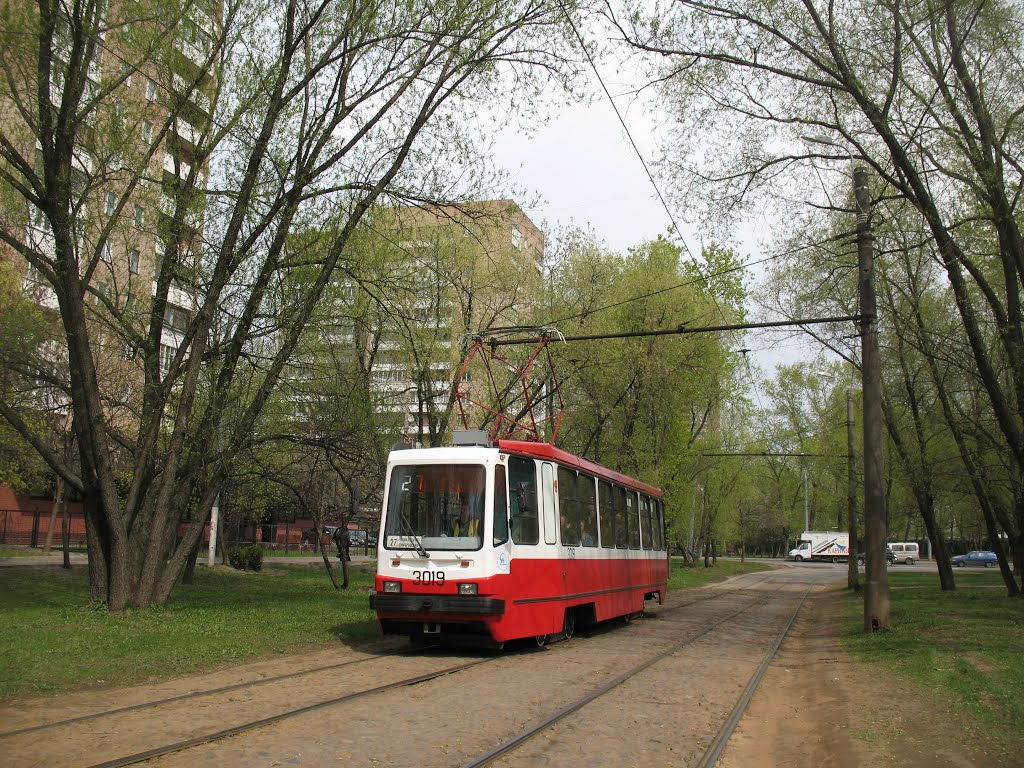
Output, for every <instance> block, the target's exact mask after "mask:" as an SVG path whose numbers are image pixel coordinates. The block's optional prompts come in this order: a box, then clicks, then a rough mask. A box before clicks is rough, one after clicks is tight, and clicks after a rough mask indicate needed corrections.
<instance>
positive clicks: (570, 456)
mask: <svg viewBox="0 0 1024 768" xmlns="http://www.w3.org/2000/svg"><path fill="white" fill-rule="evenodd" d="M498 448H499V449H500V450H503V451H508V452H509V453H515V454H519V455H522V456H532V457H534V458H537V459H547V460H548V461H557V462H558V463H560V464H565V465H567V466H571V467H575V468H576V469H581V470H583V471H585V472H589V473H590V474H592V475H595V476H596V477H598V478H601V479H604V480H611V481H613V482H616V483H619V484H621V485H628V486H629V487H630V488H635V489H636V490H638V491H643V492H644V493H647V494H650V495H651V496H657V497H658V498H661V497H662V495H663V494H662V492H661V489H660V488H657V487H655V486H653V485H648V484H647V483H645V482H643V481H641V480H637V479H636V478H633V477H630V476H629V475H624V474H622V473H621V472H616V471H615V470H613V469H608V467H603V466H601V465H600V464H596V463H594V462H593V461H590V460H589V459H584V458H583V457H581V456H577V455H576V454H574V453H569V452H568V451H563V450H562V449H561V448H556V447H555V446H553V445H551V443H540V442H534V441H532V440H499V441H498Z"/></svg>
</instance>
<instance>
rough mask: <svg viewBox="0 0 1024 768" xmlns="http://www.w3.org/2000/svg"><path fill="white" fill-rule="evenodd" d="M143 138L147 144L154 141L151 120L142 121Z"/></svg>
mask: <svg viewBox="0 0 1024 768" xmlns="http://www.w3.org/2000/svg"><path fill="white" fill-rule="evenodd" d="M142 140H143V141H144V142H146V143H147V144H149V143H150V142H151V141H153V124H152V123H151V122H149V120H143V121H142Z"/></svg>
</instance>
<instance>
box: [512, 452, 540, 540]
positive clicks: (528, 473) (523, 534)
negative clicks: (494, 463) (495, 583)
mask: <svg viewBox="0 0 1024 768" xmlns="http://www.w3.org/2000/svg"><path fill="white" fill-rule="evenodd" d="M508 476H509V487H510V488H511V489H512V492H511V494H510V501H511V502H512V541H513V542H515V543H516V544H536V543H537V542H538V541H539V540H540V525H539V524H538V522H537V521H538V514H539V512H538V510H539V505H538V501H537V468H536V465H534V463H533V460H532V459H520V458H518V457H517V456H510V457H509V460H508Z"/></svg>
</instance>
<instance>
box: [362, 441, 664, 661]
mask: <svg viewBox="0 0 1024 768" xmlns="http://www.w3.org/2000/svg"><path fill="white" fill-rule="evenodd" d="M384 494H385V496H384V498H385V499H386V500H387V502H386V506H385V509H384V514H383V519H382V521H381V527H380V539H379V542H378V549H377V552H378V555H377V577H376V583H375V589H376V594H374V595H372V596H371V597H370V607H371V608H373V609H374V610H375V611H376V612H377V617H378V619H379V621H380V626H381V630H382V632H383V633H384V634H405V635H409V637H410V638H412V639H413V640H425V641H428V642H432V641H437V642H443V641H457V640H468V639H474V640H483V641H485V642H488V643H493V644H497V645H499V646H500V644H502V643H504V642H506V641H509V640H514V639H518V638H535V639H536V641H537V642H538V643H539V644H543V643H545V642H547V640H548V639H549V638H552V637H556V636H564V637H569V636H571V635H572V633H573V631H574V627H575V626H576V625H577V624H583V623H590V622H595V621H605V620H607V619H612V618H616V617H625V618H627V619H629V618H632V617H633V616H634V615H635V614H637V613H639V612H641V611H642V610H643V608H644V601H645V600H649V599H653V600H658V601H659V602H664V600H665V594H666V589H667V581H668V559H667V553H666V551H665V535H664V506H663V501H662V494H661V491H659V490H658V489H657V488H655V487H653V486H650V485H646V484H644V483H641V482H639V481H637V480H634V479H632V478H629V477H626V476H625V475H622V474H619V473H617V472H613V471H611V470H609V469H606V468H604V467H601V466H599V465H597V464H594V463H593V462H590V461H587V460H586V459H582V458H579V457H578V456H574V455H572V454H570V453H568V452H566V451H563V450H560V449H559V448H556V447H554V446H552V445H550V444H548V443H542V442H532V441H519V440H498V441H496V442H494V443H490V442H488V441H487V440H486V439H483V440H481V441H480V443H479V444H473V445H456V446H455V447H450V448H425V449H408V450H396V451H394V452H392V453H391V455H390V457H389V459H388V470H387V479H386V481H385V486H384Z"/></svg>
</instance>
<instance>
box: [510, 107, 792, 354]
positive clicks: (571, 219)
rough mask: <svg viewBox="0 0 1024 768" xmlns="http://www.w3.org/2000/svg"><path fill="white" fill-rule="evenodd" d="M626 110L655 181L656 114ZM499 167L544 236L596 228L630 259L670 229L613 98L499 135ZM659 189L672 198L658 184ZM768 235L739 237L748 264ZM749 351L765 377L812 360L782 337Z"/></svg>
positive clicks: (753, 228)
mask: <svg viewBox="0 0 1024 768" xmlns="http://www.w3.org/2000/svg"><path fill="white" fill-rule="evenodd" d="M620 109H621V110H622V114H623V116H624V119H625V120H626V123H627V125H628V126H629V129H630V135H631V136H632V137H633V141H635V142H636V143H637V146H638V147H639V148H640V151H641V153H642V154H643V156H644V160H645V161H646V162H647V165H648V167H649V168H650V169H651V170H652V172H655V174H656V171H655V169H654V159H655V157H656V153H657V140H656V135H655V132H656V126H655V121H654V119H653V118H652V115H651V113H650V111H649V110H648V111H645V110H644V109H643V107H642V106H641V105H639V104H638V103H635V102H634V103H632V104H630V103H628V102H626V101H625V100H623V99H620ZM495 160H496V161H497V163H498V164H499V165H500V166H501V167H503V168H504V169H505V170H506V171H508V172H509V173H510V174H512V178H513V181H514V182H515V183H516V184H517V185H519V186H521V187H523V188H524V190H525V191H526V193H527V195H528V196H531V197H532V196H537V197H539V199H540V202H539V204H538V205H528V204H523V201H522V200H517V202H519V203H520V204H522V205H523V208H524V210H525V211H526V213H527V215H528V216H529V217H530V218H531V219H532V220H533V222H534V223H535V224H537V225H538V226H539V227H540V228H541V229H542V230H543V231H544V232H545V233H546V234H550V233H551V232H552V231H553V230H554V229H556V228H557V227H558V226H569V225H575V226H579V227H582V228H585V229H591V230H592V231H593V232H594V233H595V234H596V235H597V236H598V237H599V238H601V239H602V240H604V241H605V243H606V244H607V245H608V246H609V247H610V248H611V249H612V250H614V251H617V252H620V253H624V252H625V251H626V249H627V248H629V247H631V246H635V245H638V244H640V243H642V242H644V241H645V240H650V239H653V238H655V237H657V236H658V235H665V234H667V232H668V230H669V227H670V226H671V224H672V220H671V218H670V216H669V213H668V212H667V211H666V210H665V207H664V206H663V205H662V203H661V201H660V200H659V199H658V197H657V193H656V191H655V187H654V185H653V184H652V183H651V181H650V179H649V178H648V177H647V174H646V172H645V171H644V166H643V164H642V163H641V161H640V159H639V158H638V157H637V154H636V151H635V150H634V149H633V147H632V146H631V145H630V142H629V139H628V138H627V137H626V134H625V132H624V131H623V129H622V126H621V124H620V123H619V120H618V118H617V117H616V115H615V111H614V110H613V109H612V107H611V105H610V103H609V102H608V101H607V99H601V100H599V101H597V102H596V103H595V104H593V105H591V106H589V107H588V106H576V107H571V108H568V109H564V110H562V111H561V112H560V113H559V115H558V117H557V118H555V119H553V120H551V122H550V123H548V124H547V125H546V126H544V127H542V128H540V129H539V130H538V131H537V133H536V134H535V135H533V136H526V135H523V134H522V133H520V132H518V131H515V130H505V131H502V132H500V133H499V134H498V136H497V137H496V145H495ZM655 178H656V179H657V175H655ZM659 186H660V187H661V191H662V194H664V195H667V192H668V190H667V189H666V188H665V187H664V185H663V184H662V182H660V181H659ZM531 193H533V194H531ZM670 210H671V208H670ZM672 215H673V216H674V217H675V219H676V222H677V224H678V225H679V226H680V228H681V231H682V233H683V239H684V242H685V244H686V246H687V248H688V249H689V250H690V251H691V252H692V253H699V251H700V247H701V245H702V242H701V239H700V237H699V236H697V234H696V233H695V232H694V230H693V229H692V228H691V227H689V226H688V225H687V224H686V223H685V222H684V221H683V219H682V217H681V216H680V215H679V213H678V212H676V211H673V213H672ZM765 234H766V233H765V232H764V227H763V225H761V226H760V227H759V226H757V225H752V224H751V225H747V226H746V227H743V229H742V231H740V232H739V233H738V237H737V241H738V242H739V245H738V246H737V247H738V250H739V252H740V253H741V255H742V256H743V257H744V258H745V259H746V260H747V261H755V260H758V259H759V258H761V256H762V253H763V250H762V246H763V243H761V242H759V237H760V236H763V235H765ZM743 346H744V347H745V348H748V349H750V350H752V351H751V353H750V355H749V358H750V363H751V365H754V366H759V367H761V368H763V369H766V370H767V369H770V368H772V367H774V366H775V365H777V364H778V363H780V362H787V363H788V362H793V361H795V360H797V359H800V358H803V357H807V356H808V352H807V350H806V348H805V346H804V345H803V344H801V343H798V342H796V341H793V340H790V341H785V340H783V339H782V338H781V334H780V333H779V332H771V333H769V332H760V333H753V332H752V333H750V334H748V336H747V339H746V340H745V342H744V345H743Z"/></svg>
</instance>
